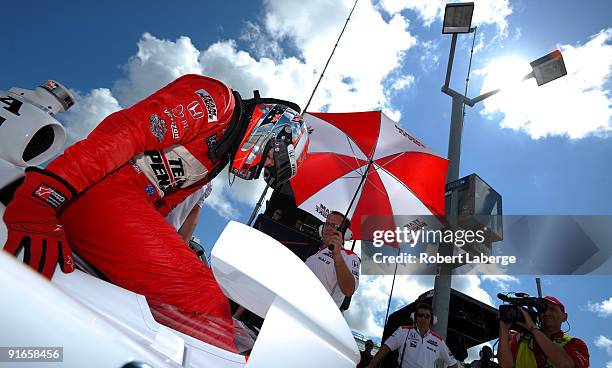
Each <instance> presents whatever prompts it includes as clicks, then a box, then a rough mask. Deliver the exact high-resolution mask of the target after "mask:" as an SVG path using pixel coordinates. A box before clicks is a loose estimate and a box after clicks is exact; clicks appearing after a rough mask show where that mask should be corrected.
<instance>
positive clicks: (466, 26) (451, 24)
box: [442, 2, 474, 34]
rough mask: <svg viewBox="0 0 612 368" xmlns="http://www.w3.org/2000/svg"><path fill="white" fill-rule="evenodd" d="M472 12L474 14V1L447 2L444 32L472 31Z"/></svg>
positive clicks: (443, 25)
mask: <svg viewBox="0 0 612 368" xmlns="http://www.w3.org/2000/svg"><path fill="white" fill-rule="evenodd" d="M472 14H474V3H473V2H470V3H453V4H446V8H445V9H444V22H443V23H442V33H443V34H456V33H470V27H471V25H472Z"/></svg>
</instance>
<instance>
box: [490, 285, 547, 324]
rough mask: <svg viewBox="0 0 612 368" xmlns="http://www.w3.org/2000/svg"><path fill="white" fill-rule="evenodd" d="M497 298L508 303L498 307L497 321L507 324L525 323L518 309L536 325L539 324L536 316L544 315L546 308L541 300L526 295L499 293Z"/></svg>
mask: <svg viewBox="0 0 612 368" xmlns="http://www.w3.org/2000/svg"><path fill="white" fill-rule="evenodd" d="M510 295H512V296H510ZM497 298H498V299H500V300H502V301H504V302H506V303H508V304H502V305H500V306H499V319H500V320H502V321H504V322H507V323H516V322H525V318H524V316H523V313H521V311H520V308H523V309H525V311H526V312H527V313H528V314H529V316H530V317H531V319H532V320H533V322H534V323H536V324H537V323H539V318H538V314H539V313H544V312H545V311H546V307H547V306H546V302H544V300H543V299H542V298H537V297H534V296H529V294H526V293H514V292H512V293H506V294H502V293H499V294H497Z"/></svg>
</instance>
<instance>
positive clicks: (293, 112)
mask: <svg viewBox="0 0 612 368" xmlns="http://www.w3.org/2000/svg"><path fill="white" fill-rule="evenodd" d="M249 110H251V109H249ZM251 111H252V112H251V113H250V114H249V115H247V119H249V123H248V127H247V130H246V133H245V135H244V137H243V139H242V141H241V142H240V145H239V146H238V150H237V151H236V154H235V157H234V160H233V162H232V167H231V172H232V173H233V174H234V175H236V176H238V177H239V178H242V179H245V180H251V179H257V178H258V177H259V175H260V173H261V171H262V169H263V170H264V180H265V181H266V182H267V183H268V184H270V185H271V186H273V187H276V186H277V185H280V184H283V183H285V182H287V181H288V180H289V179H291V178H292V177H293V176H295V174H296V173H297V170H298V167H299V166H300V164H301V163H302V162H303V161H304V159H305V158H306V152H307V151H308V142H309V135H308V129H307V127H306V124H305V123H304V120H303V119H302V116H301V115H300V114H299V112H298V111H299V107H297V106H296V105H293V104H291V103H286V102H284V101H281V100H275V101H273V102H267V101H264V102H262V103H258V104H256V105H255V106H253V108H252V110H251ZM270 150H271V151H272V157H273V158H274V164H273V165H272V166H270V167H266V168H264V164H265V162H266V158H267V157H268V154H269V152H270Z"/></svg>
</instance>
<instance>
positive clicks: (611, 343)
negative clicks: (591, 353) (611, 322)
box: [595, 335, 612, 368]
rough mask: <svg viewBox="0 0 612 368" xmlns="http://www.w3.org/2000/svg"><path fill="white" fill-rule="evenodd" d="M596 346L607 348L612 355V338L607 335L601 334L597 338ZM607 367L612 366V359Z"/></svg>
mask: <svg viewBox="0 0 612 368" xmlns="http://www.w3.org/2000/svg"><path fill="white" fill-rule="evenodd" d="M595 346H597V347H598V348H600V349H603V350H605V351H606V352H607V353H608V355H609V356H611V357H612V339H610V338H608V337H607V336H603V335H599V336H597V338H595ZM606 367H608V368H610V367H612V361H609V362H608V364H607V365H606Z"/></svg>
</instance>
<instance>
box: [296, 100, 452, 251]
mask: <svg viewBox="0 0 612 368" xmlns="http://www.w3.org/2000/svg"><path fill="white" fill-rule="evenodd" d="M304 119H305V120H306V123H307V125H308V126H309V128H311V130H312V132H311V136H310V137H311V139H310V146H309V149H308V157H307V159H306V161H304V163H303V164H302V165H301V166H300V169H299V171H298V173H297V175H296V176H295V177H294V178H293V179H292V180H291V186H292V188H293V191H294V194H295V199H296V204H297V205H298V207H300V208H301V209H303V210H305V211H306V212H309V213H311V214H313V215H315V216H317V217H318V218H320V219H322V220H324V219H325V217H327V214H329V212H330V211H339V212H342V213H346V211H347V209H348V208H349V205H350V204H351V202H352V201H353V198H355V199H354V203H353V205H352V206H351V209H350V212H349V218H350V219H351V230H352V231H353V234H354V237H355V239H362V237H361V235H362V234H361V230H360V222H361V220H362V219H363V217H362V216H364V215H374V216H392V215H401V216H402V219H404V220H405V219H406V217H404V216H407V217H408V218H413V219H419V220H420V221H421V222H425V223H426V224H427V226H428V227H429V226H431V227H437V226H438V225H439V223H436V224H432V223H431V222H432V221H431V217H427V216H432V215H433V216H438V217H440V216H443V215H444V188H445V179H446V169H447V166H448V161H447V160H446V159H445V158H443V157H442V156H440V155H439V154H438V153H436V152H434V151H433V150H431V149H430V148H428V147H426V146H425V145H424V144H423V143H421V142H420V141H419V140H418V139H416V138H415V137H413V136H412V135H410V134H409V133H408V132H406V131H405V130H403V129H402V128H400V127H399V126H398V125H397V124H396V123H395V122H394V121H392V120H391V119H389V117H387V116H386V115H385V114H384V113H382V112H380V111H371V112H355V113H308V114H306V115H305V117H304ZM364 176H365V179H364ZM362 181H363V184H361V183H362ZM423 219H427V220H423ZM427 222H429V223H427ZM436 222H437V221H436ZM403 225H405V224H396V226H403Z"/></svg>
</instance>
